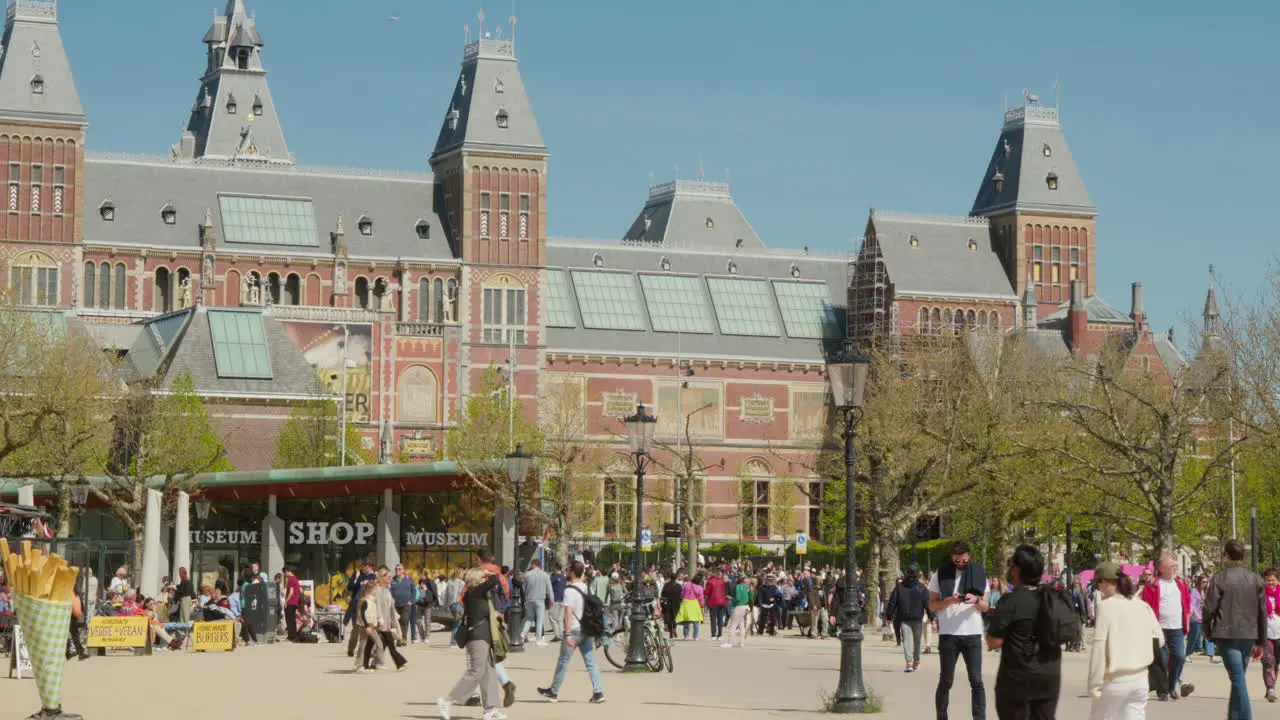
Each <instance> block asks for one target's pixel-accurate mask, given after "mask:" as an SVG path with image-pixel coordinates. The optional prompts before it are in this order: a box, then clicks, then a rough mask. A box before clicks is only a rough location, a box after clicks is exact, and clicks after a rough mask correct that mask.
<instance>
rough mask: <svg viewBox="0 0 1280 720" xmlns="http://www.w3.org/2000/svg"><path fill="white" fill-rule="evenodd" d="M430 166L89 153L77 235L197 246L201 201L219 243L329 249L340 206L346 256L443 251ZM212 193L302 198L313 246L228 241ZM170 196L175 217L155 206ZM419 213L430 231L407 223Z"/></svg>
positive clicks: (240, 247)
mask: <svg viewBox="0 0 1280 720" xmlns="http://www.w3.org/2000/svg"><path fill="white" fill-rule="evenodd" d="M432 191H433V184H432V180H431V176H430V175H418V174H410V173H402V174H393V173H374V172H369V173H360V172H357V171H345V170H324V169H309V168H304V167H296V166H285V167H258V166H242V165H233V164H229V163H217V162H204V161H178V160H169V159H165V158H133V157H121V156H110V155H96V154H93V153H89V154H87V156H86V160H85V206H86V208H87V210H88V211H87V212H86V213H85V221H84V239H85V242H86V243H88V244H96V245H107V246H121V247H124V246H134V247H139V246H145V247H188V248H198V247H200V233H199V226H200V225H201V224H203V222H204V214H205V210H206V209H210V210H212V211H213V220H214V227H215V229H216V231H217V237H218V250H219V251H220V252H224V253H225V252H254V253H263V252H265V253H268V254H270V253H276V254H286V253H287V254H289V255H291V256H294V257H302V256H307V255H319V256H325V257H332V256H333V253H332V249H331V243H330V240H329V233H330V231H332V230H333V229H334V228H335V227H336V225H337V219H338V216H339V215H342V216H343V217H344V218H346V228H347V231H346V239H347V245H348V248H349V252H350V254H351V256H352V257H368V258H388V259H394V258H399V257H404V258H413V259H441V260H443V259H452V258H453V251H452V250H451V249H450V247H449V243H448V240H447V238H446V236H445V233H444V227H443V225H442V224H441V222H440V220H439V218H438V217H436V215H435V214H434V213H433V212H432V209H431V207H432ZM220 194H231V195H251V196H263V197H272V198H308V199H310V200H311V201H312V208H313V213H314V215H315V220H316V228H317V229H316V242H315V244H314V246H310V247H301V246H283V245H268V244H255V243H228V242H225V240H226V238H227V234H226V232H225V231H224V230H223V225H222V223H223V218H222V213H221V212H220V208H219V202H218V197H219V195H220ZM108 200H109V201H110V202H111V204H112V205H114V206H115V220H114V221H112V222H107V221H105V220H103V219H102V216H101V214H100V213H99V212H98V208H99V207H100V205H101V204H102V203H103V202H105V201H108ZM166 204H172V205H173V207H174V209H175V210H177V213H178V218H177V223H176V224H174V225H167V224H165V223H164V221H163V220H162V219H161V217H160V210H161V208H162V207H164V206H165V205H166ZM366 214H367V215H368V216H369V217H370V219H372V220H373V234H372V235H371V236H364V235H361V234H360V233H359V231H358V230H357V229H356V226H355V220H356V218H358V217H360V216H361V215H366ZM419 220H426V221H427V225H428V227H429V228H430V229H429V238H428V239H425V240H424V239H421V238H419V237H418V233H417V230H416V229H415V228H416V226H417V224H418V221H419Z"/></svg>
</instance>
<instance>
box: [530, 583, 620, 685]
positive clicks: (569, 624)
mask: <svg viewBox="0 0 1280 720" xmlns="http://www.w3.org/2000/svg"><path fill="white" fill-rule="evenodd" d="M584 572H585V568H583V566H582V563H580V562H574V563H570V565H569V570H568V572H567V573H566V574H567V575H568V580H569V584H568V585H566V586H565V588H564V642H563V643H561V645H560V659H559V660H558V661H556V674H555V678H554V679H552V681H551V687H544V688H538V694H539V695H541V696H543V697H545V698H547V699H548V700H550V701H551V702H556V701H557V700H558V699H559V693H560V686H561V685H563V684H564V677H565V675H566V674H567V673H568V672H569V661H570V660H572V659H573V650H574V648H578V649H579V650H581V652H582V662H583V663H584V664H586V666H587V674H588V675H590V676H591V691H592V695H591V702H593V703H596V704H599V703H602V702H604V685H603V684H602V683H601V681H600V668H599V667H598V666H597V665H596V659H595V655H594V654H593V653H592V651H593V650H594V649H595V639H594V638H590V637H586V636H584V635H583V634H582V614H583V613H584V612H585V611H586V601H587V595H588V594H589V593H590V591H589V590H588V589H587V584H586V583H585V582H583V581H582V575H583V573H584Z"/></svg>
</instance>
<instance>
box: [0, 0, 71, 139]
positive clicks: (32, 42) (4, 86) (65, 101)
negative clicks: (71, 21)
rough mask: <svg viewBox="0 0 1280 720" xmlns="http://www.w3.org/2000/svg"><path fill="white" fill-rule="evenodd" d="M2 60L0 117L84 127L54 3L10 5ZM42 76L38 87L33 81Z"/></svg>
mask: <svg viewBox="0 0 1280 720" xmlns="http://www.w3.org/2000/svg"><path fill="white" fill-rule="evenodd" d="M3 52H4V55H3V57H2V58H0V117H3V118H6V119H11V120H38V121H51V122H61V123H70V124H73V125H84V124H85V117H84V108H83V107H82V106H81V105H80V95H79V94H78V93H77V92H76V84H75V79H74V77H73V76H72V73H71V63H70V61H68V60H67V53H66V51H65V50H64V49H63V47H62V36H61V34H60V33H59V31H58V3H57V2H56V0H9V5H8V13H7V15H6V21H5V31H4V48H3ZM37 75H38V76H39V77H40V81H41V82H40V83H39V88H38V90H39V91H38V92H37V88H36V87H33V85H32V80H33V79H34V78H35V77H36V76H37Z"/></svg>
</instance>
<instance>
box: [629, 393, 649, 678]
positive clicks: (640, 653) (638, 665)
mask: <svg viewBox="0 0 1280 720" xmlns="http://www.w3.org/2000/svg"><path fill="white" fill-rule="evenodd" d="M625 422H626V423H627V440H628V441H630V444H631V454H632V455H634V456H635V458H636V517H635V524H636V545H635V550H634V552H635V554H634V555H633V556H632V559H631V565H632V567H633V568H634V572H632V574H631V634H630V636H629V638H628V639H629V642H628V643H627V662H626V665H625V666H623V668H622V671H623V672H648V670H649V665H648V662H647V660H648V654H647V653H646V651H645V647H644V623H645V606H644V603H643V602H642V601H641V594H642V593H643V588H644V583H643V582H641V580H640V574H641V573H640V552H641V551H640V548H641V547H642V545H641V542H640V539H641V538H640V533H641V529H640V528H641V525H642V520H643V518H644V471H645V468H646V467H648V465H649V444H650V443H652V442H653V430H654V428H655V427H657V425H658V419H657V418H656V417H654V416H652V415H650V414H648V413H647V412H645V410H644V405H637V406H636V414H635V415H632V416H631V417H629V418H627V419H626V420H625Z"/></svg>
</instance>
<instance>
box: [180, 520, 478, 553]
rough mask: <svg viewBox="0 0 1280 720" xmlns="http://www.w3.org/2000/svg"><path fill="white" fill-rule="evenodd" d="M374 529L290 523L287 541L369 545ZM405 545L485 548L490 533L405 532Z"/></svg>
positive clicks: (212, 540) (251, 534)
mask: <svg viewBox="0 0 1280 720" xmlns="http://www.w3.org/2000/svg"><path fill="white" fill-rule="evenodd" d="M376 532H377V530H376V528H375V526H374V524H373V523H367V522H357V523H349V522H335V523H331V522H305V521H301V520H299V521H295V522H291V523H289V526H288V535H287V536H286V542H287V543H288V544H289V545H350V544H351V543H355V544H356V545H369V544H371V543H372V542H373V540H374V536H375V533H376ZM261 541H262V535H261V534H260V533H259V532H258V531H257V530H192V531H191V542H192V543H195V544H200V545H257V544H259V543H260V542H261ZM404 544H405V545H406V546H439V547H484V546H487V545H488V544H489V533H453V532H408V533H405V536H404Z"/></svg>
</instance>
